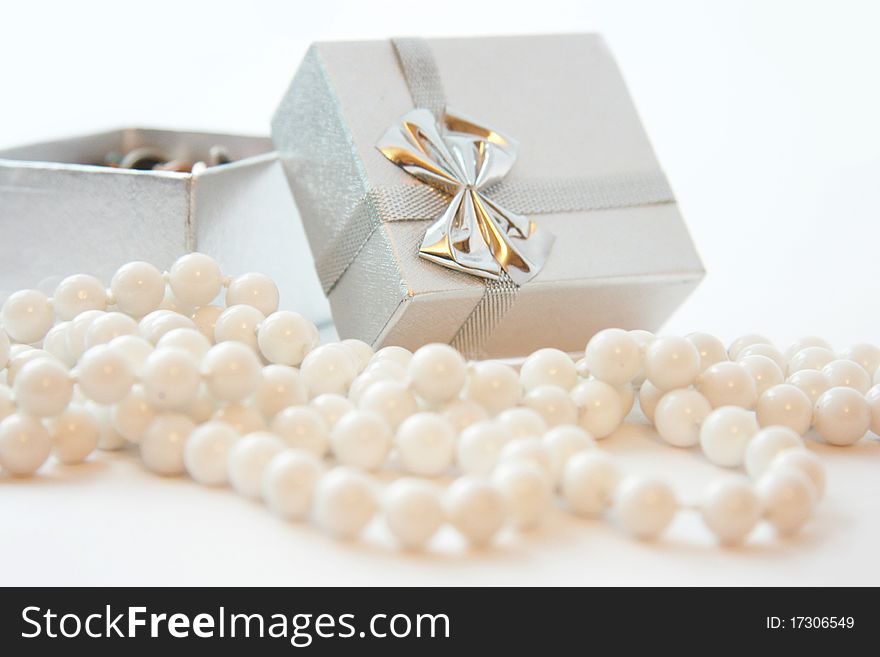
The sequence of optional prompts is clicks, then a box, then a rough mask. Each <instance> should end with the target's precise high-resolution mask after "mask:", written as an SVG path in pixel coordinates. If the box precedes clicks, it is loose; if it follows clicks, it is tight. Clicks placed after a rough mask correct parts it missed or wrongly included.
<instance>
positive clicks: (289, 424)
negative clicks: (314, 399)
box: [272, 406, 330, 458]
mask: <svg viewBox="0 0 880 657" xmlns="http://www.w3.org/2000/svg"><path fill="white" fill-rule="evenodd" d="M272 432H273V433H275V434H277V435H278V436H280V437H281V438H282V439H283V440H284V442H285V443H286V444H287V446H288V447H291V448H293V449H298V450H304V451H307V452H310V453H311V454H314V455H315V456H317V457H319V458H321V457H323V456H324V455H325V454H326V453H327V451H328V450H329V449H330V429H329V428H328V427H327V423H326V422H325V421H324V417H323V416H322V415H321V414H320V413H319V412H318V411H316V410H315V409H314V408H309V407H306V406H291V407H289V408H285V409H284V410H282V411H280V412H279V413H278V414H277V415H276V416H275V419H274V420H272Z"/></svg>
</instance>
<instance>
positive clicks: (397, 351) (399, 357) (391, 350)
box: [370, 345, 413, 368]
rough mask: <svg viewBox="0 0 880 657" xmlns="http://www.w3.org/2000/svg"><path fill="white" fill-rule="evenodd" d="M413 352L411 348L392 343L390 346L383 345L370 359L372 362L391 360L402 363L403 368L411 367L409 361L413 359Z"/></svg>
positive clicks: (398, 363)
mask: <svg viewBox="0 0 880 657" xmlns="http://www.w3.org/2000/svg"><path fill="white" fill-rule="evenodd" d="M412 357H413V354H412V352H411V351H410V350H409V349H405V348H404V347H398V346H396V345H391V346H388V347H382V348H381V349H379V350H378V351H377V352H376V353H375V354H373V357H372V358H371V359H370V361H371V362H372V363H380V362H384V361H391V362H393V363H396V364H397V365H400V366H401V367H403V368H406V367H409V361H410V360H412Z"/></svg>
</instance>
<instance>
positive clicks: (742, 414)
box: [700, 406, 758, 468]
mask: <svg viewBox="0 0 880 657" xmlns="http://www.w3.org/2000/svg"><path fill="white" fill-rule="evenodd" d="M757 431H758V421H757V419H755V414H754V413H753V412H752V411H748V410H746V409H744V408H738V407H736V406H722V407H721V408H716V409H715V410H714V411H712V412H711V413H709V415H707V416H706V419H705V420H704V421H703V426H702V427H700V446H701V447H702V448H703V453H704V454H705V455H706V458H707V459H709V460H710V461H711V462H712V463H714V464H715V465H720V466H723V467H728V468H732V467H736V466H739V465H742V462H743V458H744V457H745V452H746V445H748V443H749V441H750V440H751V439H752V436H754V435H755V433H757Z"/></svg>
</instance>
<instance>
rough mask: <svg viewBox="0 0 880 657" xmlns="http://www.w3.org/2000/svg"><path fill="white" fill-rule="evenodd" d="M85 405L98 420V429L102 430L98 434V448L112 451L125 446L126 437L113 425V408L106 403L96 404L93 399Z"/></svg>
mask: <svg viewBox="0 0 880 657" xmlns="http://www.w3.org/2000/svg"><path fill="white" fill-rule="evenodd" d="M84 406H85V408H86V410H87V411H88V412H89V413H91V414H92V415H93V416H94V417H95V419H96V420H97V422H98V429H99V431H100V433H99V434H98V449H100V450H104V451H111V450H117V449H122V448H123V447H125V438H123V437H122V435H121V434H120V433H119V432H118V431H117V430H116V429H115V428H114V426H113V421H112V419H113V418H112V412H113V408H112V407H111V406H106V405H104V404H96V403H95V402H93V401H91V400H87V401H86V403H85V404H84Z"/></svg>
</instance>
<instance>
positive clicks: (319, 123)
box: [272, 34, 704, 357]
mask: <svg viewBox="0 0 880 657" xmlns="http://www.w3.org/2000/svg"><path fill="white" fill-rule="evenodd" d="M427 45H428V46H429V47H430V51H431V52H432V53H433V59H434V63H435V65H436V70H437V71H438V72H439V77H440V78H441V79H442V84H443V87H444V88H445V96H446V101H447V102H448V103H449V106H450V107H452V108H454V109H455V110H456V111H458V112H462V113H465V114H466V115H468V116H469V117H474V118H477V119H480V120H481V121H483V122H485V124H488V125H490V126H493V127H496V128H497V129H498V130H500V131H503V132H504V133H506V134H508V135H511V136H512V137H514V138H515V139H517V140H518V142H519V155H518V159H517V160H516V164H515V165H514V167H513V169H512V170H511V172H510V174H509V178H511V179H513V180H514V181H515V182H517V181H530V180H536V179H566V178H571V177H578V178H583V179H588V180H589V179H592V178H595V177H609V178H613V177H615V176H624V177H625V176H627V175H629V174H630V173H631V172H633V171H637V172H640V171H655V172H658V173H659V174H660V175H661V176H662V172H660V167H659V164H658V162H657V158H656V157H655V154H654V152H653V150H652V148H651V145H650V143H649V141H648V138H647V135H646V134H645V132H644V130H643V128H642V125H641V122H640V120H639V118H638V115H637V113H636V110H635V108H634V106H633V103H632V101H631V99H630V96H629V94H628V92H627V89H626V86H625V84H624V81H623V79H622V77H621V74H620V72H619V71H618V69H617V66H616V64H615V62H614V60H613V58H612V56H611V54H610V53H609V51H608V49H607V47H606V46H605V43H604V41H603V40H602V39H601V37H599V36H597V35H591V34H581V35H556V36H554V35H549V36H517V37H491V38H454V39H429V40H428V41H427ZM401 66H402V64H401V60H400V59H399V58H398V53H397V52H396V51H395V48H394V46H393V44H392V43H391V42H390V41H371V42H335V43H316V44H314V45H313V46H312V47H311V48H310V50H309V51H308V53H307V55H306V57H305V59H304V61H303V62H302V64H301V65H300V67H299V70H298V72H297V73H296V76H295V78H294V80H293V82H292V84H291V86H290V88H289V91H288V92H287V95H286V96H285V98H284V99H283V101H282V104H281V105H280V107H279V109H278V110H277V112H276V115H275V117H274V120H273V129H272V138H273V141H274V142H275V145H276V147H277V148H278V151H279V153H280V155H281V158H282V160H283V161H284V165H285V171H286V173H287V177H288V180H289V182H290V185H291V187H292V189H293V191H294V196H295V198H296V200H297V205H298V206H299V209H300V212H301V216H302V219H303V223H304V227H305V230H306V234H307V235H308V238H309V241H310V243H311V245H312V251H313V253H314V254H315V258H316V261H317V262H318V264H319V267H320V263H321V262H322V260H323V259H326V255H327V254H328V253H330V254H332V253H334V251H336V250H337V249H338V248H339V247H338V245H340V244H344V243H345V242H346V241H347V240H354V243H355V244H356V245H357V247H356V249H355V250H354V251H353V252H354V253H355V255H354V257H353V258H352V259H351V260H347V261H346V262H345V263H344V265H345V266H344V267H341V268H339V267H337V269H339V271H341V275H336V276H335V277H334V278H333V279H332V280H331V281H330V284H328V280H326V279H324V280H322V282H323V284H324V288H325V291H327V292H328V295H329V300H330V304H331V307H332V311H333V317H334V320H335V323H336V329H337V331H338V332H339V334H340V336H341V337H343V338H348V337H355V338H360V339H362V340H365V341H366V342H369V343H371V344H372V345H374V346H376V347H378V346H381V345H384V344H399V345H402V346H405V347H409V348H415V347H418V346H419V345H422V344H425V343H428V342H453V343H455V340H456V339H457V336H458V335H460V331H461V329H462V327H463V326H464V325H465V323H466V322H467V321H468V318H469V316H470V315H471V314H472V313H473V312H474V311H475V309H476V308H477V307H478V304H480V303H481V300H482V299H483V297H484V295H485V293H486V290H487V286H486V283H485V281H484V280H483V279H481V278H478V277H475V276H472V275H469V274H467V273H461V272H457V271H452V270H450V269H447V268H444V267H440V266H438V265H436V264H434V263H432V262H429V261H427V260H425V259H422V258H419V255H418V250H419V243H420V242H421V240H422V237H423V235H424V234H425V231H426V228H427V227H428V225H429V224H430V223H431V222H430V221H427V222H426V221H382V220H377V217H376V216H375V215H376V212H378V211H373V213H372V214H371V211H370V204H369V203H367V204H366V207H367V211H366V212H365V211H364V207H365V203H364V199H368V200H369V199H371V198H377V197H378V198H381V195H382V194H383V193H384V192H385V190H388V189H397V188H400V187H401V186H406V185H419V184H421V183H419V182H418V181H416V180H414V179H413V178H412V176H409V175H407V173H406V172H404V171H403V170H401V169H400V168H398V167H396V166H393V165H392V164H390V163H389V162H388V161H387V160H386V158H385V157H384V156H383V155H382V153H380V152H379V151H378V150H377V148H376V143H377V141H379V139H380V138H381V137H382V135H383V134H384V133H385V131H386V130H387V129H388V128H389V126H391V125H392V124H394V123H395V122H396V121H398V119H399V118H400V117H401V116H403V115H404V114H405V113H407V112H409V111H410V110H412V109H413V108H414V100H413V97H414V94H413V93H412V92H411V89H410V87H408V83H407V80H406V79H405V76H404V74H403V72H402V70H401ZM507 180H508V179H507V178H505V182H507ZM380 219H381V218H380ZM535 221H537V222H540V225H541V226H542V227H544V228H546V229H548V230H550V231H551V232H552V233H554V234H555V236H556V241H555V244H554V246H553V248H552V251H551V252H550V255H549V258H548V260H547V262H546V265H545V266H544V268H543V269H542V270H541V271H540V273H539V274H538V275H537V276H536V277H535V278H534V279H533V280H531V281H529V282H528V283H526V284H525V285H524V286H522V287H521V288H519V290H518V292H517V294H516V297H515V300H514V302H513V304H512V306H510V307H509V308H507V309H505V311H504V313H503V316H502V317H501V319H500V321H498V323H497V324H495V326H494V327H493V329H492V331H491V335H490V336H489V339H488V340H487V341H485V343H484V345H483V346H482V348H481V349H480V353H479V354H470V355H479V356H486V357H516V356H521V355H524V354H527V353H529V352H531V351H532V350H534V349H537V348H540V347H548V346H552V347H557V348H560V349H563V350H565V351H569V352H574V351H577V350H581V349H583V347H584V344H585V342H586V340H587V339H588V338H589V337H590V335H592V334H593V333H594V332H596V331H597V330H599V329H601V328H605V327H608V326H619V327H624V328H645V329H649V330H655V329H657V328H658V327H659V326H660V325H661V324H662V322H663V321H664V320H665V319H666V318H667V317H668V316H669V315H670V314H671V313H672V311H673V310H674V309H675V308H676V307H677V306H678V305H679V304H680V303H681V302H682V301H683V300H684V298H685V297H686V296H687V295H688V294H689V293H690V292H691V291H692V290H693V289H694V288H695V286H696V285H697V283H698V282H699V281H700V279H701V278H702V276H703V274H704V271H703V266H702V263H701V261H700V258H699V256H698V254H697V252H696V249H695V248H694V245H693V243H692V241H691V238H690V235H689V233H688V230H687V228H686V226H685V223H684V221H683V219H682V217H681V215H680V213H679V210H678V207H677V205H676V204H675V203H674V202H664V203H657V204H643V205H640V206H638V207H615V208H605V209H592V210H590V211H575V212H559V213H553V212H549V213H543V214H541V215H540V216H536V217H535Z"/></svg>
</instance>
